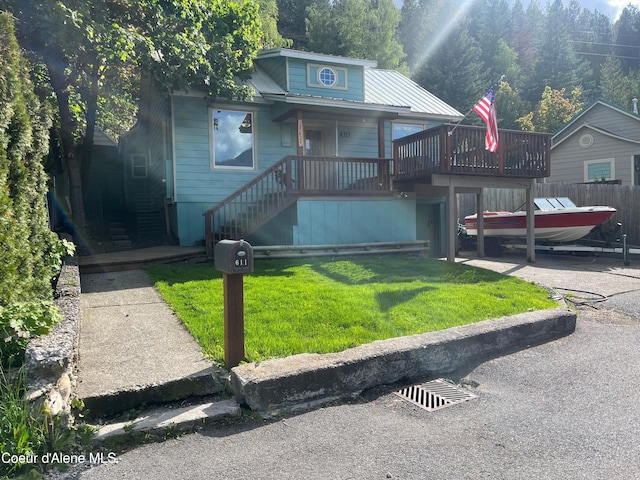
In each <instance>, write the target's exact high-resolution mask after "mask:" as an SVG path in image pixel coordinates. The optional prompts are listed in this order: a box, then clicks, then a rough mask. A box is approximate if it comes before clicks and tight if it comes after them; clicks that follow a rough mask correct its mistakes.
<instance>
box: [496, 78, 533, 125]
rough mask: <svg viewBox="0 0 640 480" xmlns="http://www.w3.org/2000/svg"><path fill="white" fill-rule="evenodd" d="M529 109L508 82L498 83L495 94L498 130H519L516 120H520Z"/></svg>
mask: <svg viewBox="0 0 640 480" xmlns="http://www.w3.org/2000/svg"><path fill="white" fill-rule="evenodd" d="M529 109H530V107H529V106H528V105H527V103H526V102H525V101H523V100H522V98H521V97H520V93H519V92H518V90H517V89H514V88H512V87H511V85H510V84H509V82H505V81H502V82H500V84H499V88H498V91H497V93H496V110H497V111H498V126H499V128H505V129H511V130H519V129H520V128H521V125H520V123H518V119H519V118H522V117H523V116H524V115H525V114H526V113H527V112H528V111H529Z"/></svg>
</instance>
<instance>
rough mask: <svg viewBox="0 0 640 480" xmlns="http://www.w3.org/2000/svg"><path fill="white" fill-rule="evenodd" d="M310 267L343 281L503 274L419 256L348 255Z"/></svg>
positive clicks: (449, 279)
mask: <svg viewBox="0 0 640 480" xmlns="http://www.w3.org/2000/svg"><path fill="white" fill-rule="evenodd" d="M312 268H313V270H314V271H315V272H317V273H319V274H321V275H324V276H326V277H328V278H330V279H332V280H334V281H336V282H339V283H343V284H346V285H363V284H368V283H387V284H388V283H410V282H414V281H420V282H425V283H431V284H434V283H436V284H437V283H455V284H474V283H480V282H497V281H500V280H503V279H504V275H501V274H499V273H496V272H493V271H490V270H485V269H481V268H477V267H471V266H468V265H462V264H458V263H450V262H444V261H441V260H433V259H425V258H422V257H391V256H389V257H377V258H357V259H354V258H349V259H343V260H334V261H327V262H323V263H318V264H314V265H312Z"/></svg>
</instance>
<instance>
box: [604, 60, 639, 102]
mask: <svg viewBox="0 0 640 480" xmlns="http://www.w3.org/2000/svg"><path fill="white" fill-rule="evenodd" d="M600 76H601V79H600V90H601V92H602V98H604V99H605V100H608V101H610V102H612V103H615V104H616V105H620V106H626V107H627V108H629V107H630V106H631V99H632V98H633V96H634V92H633V90H632V84H631V81H630V80H629V78H628V77H626V76H625V75H624V74H623V73H622V63H621V62H620V60H619V59H617V58H615V57H614V56H612V55H609V56H608V57H607V59H606V60H605V62H604V64H603V65H602V70H601V72H600Z"/></svg>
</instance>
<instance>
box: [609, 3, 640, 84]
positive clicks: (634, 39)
mask: <svg viewBox="0 0 640 480" xmlns="http://www.w3.org/2000/svg"><path fill="white" fill-rule="evenodd" d="M615 37H616V41H615V43H616V52H615V53H616V55H617V56H618V58H619V59H620V61H621V62H622V70H623V71H624V72H625V74H626V73H628V72H629V71H630V70H631V69H637V68H638V67H640V55H638V50H639V49H640V10H639V9H638V7H635V6H633V5H631V4H629V5H628V6H626V7H625V8H624V9H623V10H622V13H621V14H620V18H618V21H617V22H616V24H615Z"/></svg>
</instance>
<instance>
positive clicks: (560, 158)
mask: <svg viewBox="0 0 640 480" xmlns="http://www.w3.org/2000/svg"><path fill="white" fill-rule="evenodd" d="M584 134H589V135H591V136H592V137H593V144H592V145H591V146H590V147H588V148H583V147H581V146H580V144H579V141H580V138H581V137H582V136H583V135H584ZM638 154H640V145H638V144H635V143H632V142H626V141H624V140H620V139H616V138H612V137H609V136H607V135H603V134H601V133H599V132H596V131H594V130H592V129H589V128H585V127H582V128H579V129H578V130H576V131H575V133H574V134H573V135H572V136H571V137H570V138H567V139H566V140H565V141H564V142H562V143H561V144H560V145H558V146H557V147H555V148H554V149H553V150H552V152H551V175H550V177H549V179H548V180H547V181H548V182H549V183H581V182H584V181H585V179H584V162H586V161H589V160H605V159H611V158H613V159H614V160H615V161H614V165H615V177H614V179H616V180H621V181H622V184H623V185H630V184H632V182H633V170H632V167H633V155H638Z"/></svg>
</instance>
